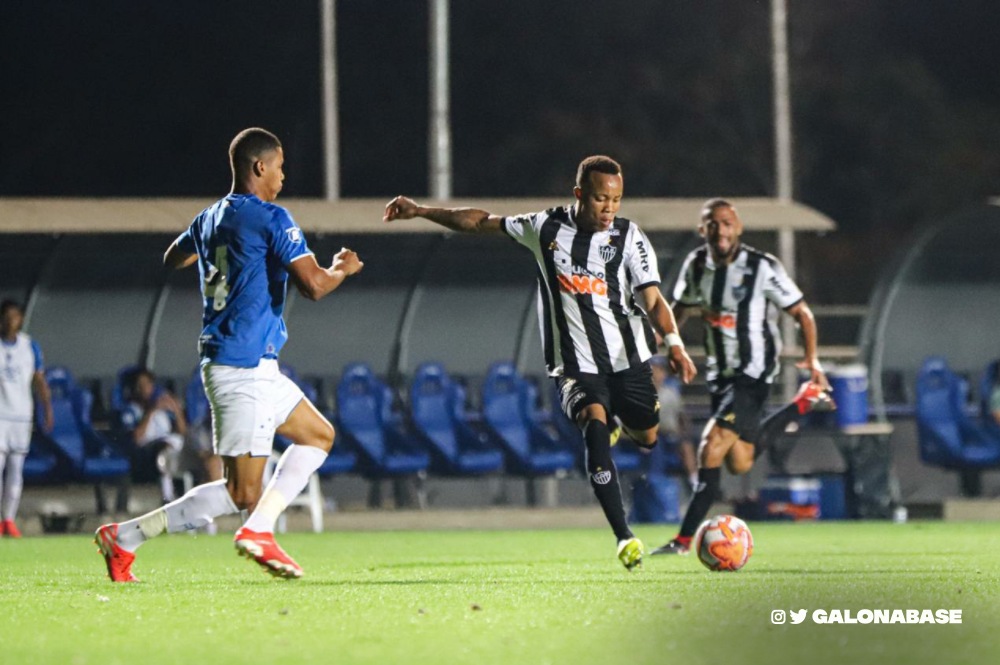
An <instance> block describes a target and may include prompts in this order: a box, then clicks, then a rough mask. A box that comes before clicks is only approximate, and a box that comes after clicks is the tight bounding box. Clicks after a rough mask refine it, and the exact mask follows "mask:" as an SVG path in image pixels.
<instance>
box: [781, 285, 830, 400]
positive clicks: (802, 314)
mask: <svg viewBox="0 0 1000 665" xmlns="http://www.w3.org/2000/svg"><path fill="white" fill-rule="evenodd" d="M785 311H786V312H788V313H789V314H790V315H791V316H793V317H794V318H795V320H796V321H797V322H798V324H799V328H801V329H802V348H803V351H804V356H805V357H804V358H803V359H802V360H800V361H799V362H797V363H795V366H796V367H799V368H801V369H805V370H809V380H810V381H812V382H813V383H818V384H819V385H821V386H822V387H823V389H824V390H829V389H830V382H829V381H828V380H827V378H826V374H825V373H824V372H823V366H822V365H821V364H820V362H819V356H818V355H817V354H818V353H819V351H818V348H819V343H818V341H817V340H818V338H819V334H818V333H817V331H816V317H815V316H813V313H812V310H811V309H809V305H807V304H806V301H805V300H800V301H799V302H797V303H795V304H794V305H792V306H791V307H789V308H788V309H786V310H785Z"/></svg>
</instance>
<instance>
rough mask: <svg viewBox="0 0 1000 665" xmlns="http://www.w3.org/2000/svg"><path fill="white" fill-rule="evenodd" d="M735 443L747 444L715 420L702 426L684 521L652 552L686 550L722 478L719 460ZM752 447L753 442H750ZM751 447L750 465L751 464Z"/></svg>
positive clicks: (727, 453)
mask: <svg viewBox="0 0 1000 665" xmlns="http://www.w3.org/2000/svg"><path fill="white" fill-rule="evenodd" d="M737 443H742V444H743V445H748V444H746V443H745V442H742V441H740V440H739V436H738V435H737V434H736V432H734V431H732V430H731V429H727V428H724V427H719V426H718V425H717V424H716V422H715V420H714V419H713V420H710V421H709V422H708V425H706V427H705V434H704V435H703V437H702V441H701V446H700V447H699V450H698V462H699V470H698V486H697V487H696V488H695V491H694V495H693V496H692V497H691V502H690V503H689V504H688V507H687V511H686V512H685V513H684V521H683V522H681V529H680V532H679V533H678V534H677V536H676V537H675V538H674V539H673V540H671V541H670V542H668V543H667V544H666V545H663V546H662V547H659V548H657V549H655V550H653V552H652V553H653V554H654V555H655V554H687V553H688V551H689V549H690V546H691V538H692V537H694V533H695V531H696V530H697V529H698V525H699V524H701V523H702V521H703V520H704V519H705V515H707V514H708V511H709V509H710V508H711V507H712V502H713V501H715V497H716V496H717V495H718V492H719V486H720V484H721V480H722V469H721V467H722V463H723V462H724V461H726V458H727V457H728V456H729V454H730V452H731V451H732V450H733V447H734V446H736V444H737ZM751 449H752V446H751ZM752 461H753V460H752V450H751V465H752Z"/></svg>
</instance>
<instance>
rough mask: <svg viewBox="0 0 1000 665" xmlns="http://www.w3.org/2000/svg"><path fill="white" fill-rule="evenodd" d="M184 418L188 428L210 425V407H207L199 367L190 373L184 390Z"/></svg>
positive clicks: (206, 398)
mask: <svg viewBox="0 0 1000 665" xmlns="http://www.w3.org/2000/svg"><path fill="white" fill-rule="evenodd" d="M184 417H185V418H186V419H187V424H188V427H205V426H206V425H209V426H210V423H211V419H212V407H211V406H209V404H208V397H207V396H206V395H205V385H204V384H203V383H202V379H201V366H200V365H199V366H197V367H195V368H194V371H193V372H191V380H190V381H188V384H187V386H186V387H185V388H184Z"/></svg>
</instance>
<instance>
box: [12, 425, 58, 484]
mask: <svg viewBox="0 0 1000 665" xmlns="http://www.w3.org/2000/svg"><path fill="white" fill-rule="evenodd" d="M58 467H59V456H58V455H57V454H56V451H55V449H54V447H53V446H52V443H51V442H50V441H48V440H47V439H46V438H45V437H44V436H43V435H42V434H41V433H40V428H39V427H38V426H37V425H36V426H35V431H34V432H33V433H32V435H31V447H30V448H28V455H27V457H25V458H24V468H23V470H22V475H23V478H24V481H25V482H26V483H56V482H63V481H64V480H65V478H64V477H63V476H62V474H60V473H59V472H58Z"/></svg>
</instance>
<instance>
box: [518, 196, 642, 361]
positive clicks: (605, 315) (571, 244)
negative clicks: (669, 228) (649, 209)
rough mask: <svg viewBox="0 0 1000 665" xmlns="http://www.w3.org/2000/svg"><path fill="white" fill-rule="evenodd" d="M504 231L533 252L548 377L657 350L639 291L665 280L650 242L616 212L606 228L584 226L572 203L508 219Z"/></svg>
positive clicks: (640, 356) (636, 359)
mask: <svg viewBox="0 0 1000 665" xmlns="http://www.w3.org/2000/svg"><path fill="white" fill-rule="evenodd" d="M503 230H504V231H505V232H506V233H507V235H509V236H510V237H511V238H513V239H514V240H515V241H517V242H518V243H520V244H521V245H524V246H525V247H527V248H528V249H530V250H531V251H532V253H533V254H534V255H535V260H536V261H537V263H538V322H539V328H540V329H541V333H542V346H543V348H544V351H545V365H546V367H547V369H548V371H549V375H550V376H558V375H560V374H562V373H563V371H566V372H569V373H579V372H582V373H585V374H613V373H615V372H620V371H624V370H626V369H629V368H634V367H638V366H640V365H641V364H642V363H644V362H645V361H647V360H649V358H650V356H652V355H653V353H654V351H655V349H656V341H655V338H654V336H653V330H652V328H651V327H650V324H649V321H648V320H647V319H646V315H645V314H644V312H643V311H642V309H640V307H639V305H638V304H637V295H636V294H637V292H638V291H639V290H640V289H642V288H645V287H647V286H652V285H658V284H659V283H660V271H659V267H658V266H657V264H656V254H655V253H654V252H653V248H652V246H651V245H650V244H649V239H648V238H646V235H645V234H644V233H643V232H642V231H641V230H639V227H638V226H636V225H635V224H634V223H632V222H631V221H629V220H627V219H624V218H620V217H616V218H615V221H614V222H613V223H612V224H611V226H610V227H609V228H608V230H607V231H601V232H598V233H584V232H582V231H578V230H577V227H576V222H575V221H574V212H573V207H572V206H564V207H559V208H552V209H550V210H546V211H544V212H537V213H531V214H527V215H518V216H517V217H506V218H504V220H503Z"/></svg>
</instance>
